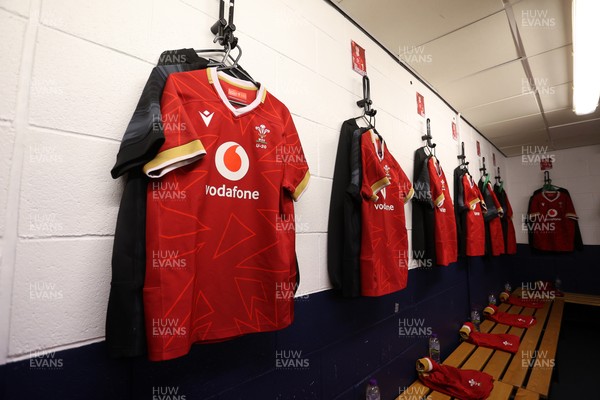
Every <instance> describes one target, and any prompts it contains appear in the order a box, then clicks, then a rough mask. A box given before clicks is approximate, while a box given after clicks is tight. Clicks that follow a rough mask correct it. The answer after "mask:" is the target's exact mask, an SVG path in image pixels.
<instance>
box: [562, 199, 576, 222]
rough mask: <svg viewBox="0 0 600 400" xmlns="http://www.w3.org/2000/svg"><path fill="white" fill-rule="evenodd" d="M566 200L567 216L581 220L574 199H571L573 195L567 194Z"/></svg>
mask: <svg viewBox="0 0 600 400" xmlns="http://www.w3.org/2000/svg"><path fill="white" fill-rule="evenodd" d="M565 202H566V203H565V216H566V217H567V218H570V219H574V220H579V217H578V216H577V213H576V212H575V206H574V205H573V200H571V196H567V199H566V200H565Z"/></svg>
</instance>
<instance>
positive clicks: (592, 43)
mask: <svg viewBox="0 0 600 400" xmlns="http://www.w3.org/2000/svg"><path fill="white" fill-rule="evenodd" d="M572 11H573V110H574V111H575V114H577V115H583V114H590V113H593V112H594V111H595V110H596V107H597V106H598V98H599V97H600V53H599V52H598V48H599V47H600V44H599V43H598V41H599V40H600V1H598V0H573V9H572Z"/></svg>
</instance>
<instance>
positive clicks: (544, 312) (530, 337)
mask: <svg viewBox="0 0 600 400" xmlns="http://www.w3.org/2000/svg"><path fill="white" fill-rule="evenodd" d="M551 304H552V303H551V302H548V303H546V304H544V307H543V308H541V309H539V310H537V312H536V313H535V316H536V319H537V322H536V324H535V325H534V326H533V327H531V328H529V329H527V332H525V336H524V337H523V340H522V341H521V345H520V346H519V350H518V351H517V354H515V355H514V357H513V358H512V361H511V362H510V364H509V366H508V369H507V370H506V373H505V374H504V377H502V379H501V380H502V382H504V383H508V384H510V385H513V386H515V387H521V386H523V382H524V381H525V376H526V375H527V371H528V368H527V367H523V361H522V360H523V359H524V358H525V359H526V361H525V363H528V362H529V361H531V354H532V353H533V351H535V349H536V348H537V344H538V341H539V338H540V335H541V333H542V329H543V327H544V325H545V323H546V318H547V317H548V311H549V310H550V306H551Z"/></svg>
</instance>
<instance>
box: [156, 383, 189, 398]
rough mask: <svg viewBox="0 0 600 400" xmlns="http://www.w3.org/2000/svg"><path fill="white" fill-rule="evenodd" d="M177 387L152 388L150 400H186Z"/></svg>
mask: <svg viewBox="0 0 600 400" xmlns="http://www.w3.org/2000/svg"><path fill="white" fill-rule="evenodd" d="M180 390H181V389H180V388H179V387H178V386H152V400H187V398H186V395H185V394H182V393H179V391H180Z"/></svg>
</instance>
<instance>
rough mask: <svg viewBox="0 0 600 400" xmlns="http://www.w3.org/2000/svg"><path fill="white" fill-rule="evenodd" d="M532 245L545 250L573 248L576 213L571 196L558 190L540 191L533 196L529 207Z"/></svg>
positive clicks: (568, 249)
mask: <svg viewBox="0 0 600 400" xmlns="http://www.w3.org/2000/svg"><path fill="white" fill-rule="evenodd" d="M529 219H530V221H531V222H532V224H531V225H532V227H533V246H534V247H535V248H536V249H539V250H546V251H573V250H574V249H575V239H574V238H575V221H577V219H578V217H577V213H576V212H575V206H574V205H573V201H572V200H571V197H570V196H569V195H568V194H566V193H564V192H560V191H545V192H544V191H542V192H539V193H537V194H535V195H534V196H533V199H532V200H531V202H530V207H529Z"/></svg>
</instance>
